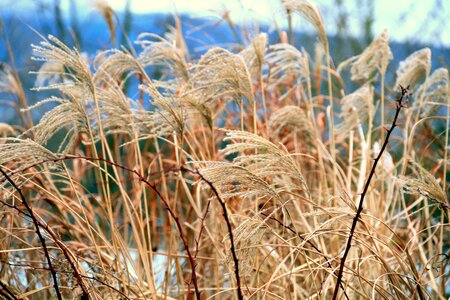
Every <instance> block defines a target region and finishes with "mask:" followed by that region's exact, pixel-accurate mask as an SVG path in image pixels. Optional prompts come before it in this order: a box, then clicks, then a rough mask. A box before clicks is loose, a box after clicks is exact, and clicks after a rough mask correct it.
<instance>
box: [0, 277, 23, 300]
mask: <svg viewBox="0 0 450 300" xmlns="http://www.w3.org/2000/svg"><path fill="white" fill-rule="evenodd" d="M0 296H3V297H5V299H6V300H19V297H17V296H16V295H14V293H13V292H12V291H11V290H10V289H9V287H8V286H7V285H6V284H4V283H3V282H2V281H1V280H0Z"/></svg>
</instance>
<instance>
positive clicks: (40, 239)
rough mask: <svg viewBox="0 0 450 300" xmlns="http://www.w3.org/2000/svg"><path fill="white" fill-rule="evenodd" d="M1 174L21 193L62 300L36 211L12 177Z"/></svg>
mask: <svg viewBox="0 0 450 300" xmlns="http://www.w3.org/2000/svg"><path fill="white" fill-rule="evenodd" d="M0 173H2V174H3V176H5V178H6V180H7V181H8V182H9V183H10V184H11V185H12V186H13V187H14V189H15V190H16V191H17V192H18V193H19V196H20V200H21V201H22V203H23V205H24V206H25V208H26V210H27V211H28V214H29V215H30V218H31V220H32V222H33V225H34V229H35V231H36V234H37V236H38V238H39V241H40V242H41V245H42V249H43V250H44V255H45V258H46V259H47V264H48V268H49V270H50V273H51V274H52V279H53V288H54V289H55V292H56V297H57V298H58V300H62V296H61V291H60V290H59V286H58V278H57V275H56V271H55V269H54V268H53V263H52V259H51V258H50V253H49V252H48V248H47V243H46V242H45V238H44V236H43V235H42V233H41V229H40V228H39V221H38V220H37V218H36V215H35V214H34V211H33V210H32V209H31V206H30V205H29V204H28V201H27V199H26V198H25V195H24V194H23V193H22V189H21V188H20V187H19V186H18V185H17V184H16V183H15V182H14V180H12V178H11V177H9V176H8V174H7V173H6V172H5V171H3V169H2V168H0Z"/></svg>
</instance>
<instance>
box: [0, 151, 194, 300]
mask: <svg viewBox="0 0 450 300" xmlns="http://www.w3.org/2000/svg"><path fill="white" fill-rule="evenodd" d="M74 159H82V160H87V161H101V162H104V163H106V164H108V165H111V166H114V167H117V168H119V169H122V170H124V171H127V172H129V173H132V174H134V175H136V177H138V179H139V180H140V181H141V182H143V183H144V184H145V185H146V186H148V187H149V188H151V189H152V190H153V191H154V192H155V193H156V194H157V195H158V197H159V198H160V199H161V201H162V202H163V204H164V207H165V208H166V210H167V211H168V212H169V215H170V216H171V217H172V219H173V220H174V221H175V224H176V226H177V229H178V233H179V236H180V238H181V241H182V243H183V246H184V249H185V250H186V253H187V256H188V260H189V264H190V266H191V270H192V275H191V276H192V283H193V285H194V290H195V295H196V298H197V299H200V290H199V288H198V280H197V274H196V271H195V266H196V263H195V259H194V257H193V256H192V253H191V251H190V249H189V244H188V241H187V238H186V236H185V234H184V231H183V227H182V225H181V222H180V219H179V217H178V215H177V214H176V213H175V211H174V210H173V209H172V208H171V207H170V205H169V202H168V201H167V199H166V198H165V197H164V196H163V195H162V193H161V192H160V191H159V189H158V188H157V187H156V185H155V184H153V183H151V182H149V181H148V180H147V179H146V177H145V176H144V175H142V174H141V173H139V172H138V171H137V170H133V169H131V168H128V167H126V166H124V165H121V164H118V163H115V162H113V161H110V160H108V159H105V158H101V157H87V156H72V155H66V156H62V157H58V158H54V159H49V160H43V161H40V162H39V163H35V164H33V167H36V166H38V165H41V164H44V163H48V162H54V163H56V162H60V161H66V160H74ZM30 167H31V166H30ZM26 169H27V168H26ZM4 175H5V177H6V176H7V174H6V173H4ZM7 178H8V177H7Z"/></svg>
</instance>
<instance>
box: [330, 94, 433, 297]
mask: <svg viewBox="0 0 450 300" xmlns="http://www.w3.org/2000/svg"><path fill="white" fill-rule="evenodd" d="M400 88H401V95H400V97H399V98H398V99H397V100H395V101H396V102H395V103H396V105H397V107H396V111H395V116H394V120H393V121H392V125H391V128H390V129H389V130H387V134H386V137H385V140H384V142H383V146H382V147H381V150H380V153H378V155H377V157H376V158H375V159H374V162H373V165H372V169H371V170H370V174H369V177H368V178H367V181H366V184H365V185H364V190H363V192H362V193H361V199H360V201H359V206H358V210H357V211H356V214H355V217H354V218H353V223H352V227H351V228H350V234H349V236H348V239H347V245H346V246H345V251H344V254H343V256H342V258H341V263H340V266H339V273H338V276H337V281H336V285H335V287H334V292H333V298H332V299H333V300H336V298H337V296H338V293H339V287H340V286H341V282H342V276H343V274H344V267H345V261H346V260H347V256H348V253H349V251H350V248H351V247H352V239H353V235H354V234H355V229H356V224H357V223H358V220H359V218H360V216H361V213H362V211H363V204H364V198H365V196H366V194H367V191H368V189H369V185H370V181H371V180H372V177H373V176H374V174H375V169H376V167H377V164H378V161H379V160H380V159H381V156H382V155H383V152H384V150H385V149H386V147H387V145H388V144H389V137H390V136H391V134H392V132H393V131H394V128H395V127H397V119H398V116H399V114H400V111H401V109H402V108H403V107H404V106H405V103H404V102H407V101H408V97H409V96H410V94H411V93H410V91H409V90H408V88H409V87H406V88H404V87H402V86H400ZM417 290H418V293H419V297H420V299H424V296H423V293H422V290H421V289H420V287H419V284H417Z"/></svg>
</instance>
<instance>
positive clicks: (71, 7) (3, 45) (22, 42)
mask: <svg viewBox="0 0 450 300" xmlns="http://www.w3.org/2000/svg"><path fill="white" fill-rule="evenodd" d="M313 2H315V3H316V4H317V6H318V7H319V9H320V12H321V14H322V16H323V19H324V23H325V26H326V30H327V34H328V37H329V41H330V45H331V53H332V57H333V59H334V64H335V65H336V66H337V65H338V64H339V62H341V61H343V60H344V59H346V58H348V57H350V56H353V55H356V54H358V53H360V52H361V51H362V50H363V49H364V48H365V47H366V46H367V45H368V44H369V43H370V42H371V41H372V39H373V38H374V37H376V36H377V35H379V34H380V33H381V32H383V30H387V31H388V34H389V36H390V41H391V43H390V44H391V48H392V52H393V55H394V60H393V61H392V63H391V64H390V69H389V70H388V77H387V79H388V80H389V74H391V76H393V74H394V72H395V70H396V69H397V66H398V64H399V62H400V61H401V60H403V59H405V58H406V57H407V56H408V55H409V54H411V53H412V52H414V51H415V50H418V49H421V48H424V47H429V48H431V50H432V53H433V54H432V55H433V56H432V67H433V69H435V68H438V67H447V66H448V61H449V58H450V31H449V30H448V29H449V28H450V26H449V25H450V24H449V23H450V18H449V14H450V9H449V8H450V1H445V0H429V1H414V0H396V1H390V0H378V1H372V0H347V1H344V0H318V1H313ZM0 17H1V24H0V33H1V36H0V62H1V63H2V64H3V63H6V64H8V65H9V66H12V67H13V68H15V70H16V72H17V74H18V75H19V77H20V79H21V82H22V84H23V88H24V90H25V92H26V94H27V95H26V96H27V98H28V99H29V102H30V103H33V102H35V101H36V100H39V99H43V98H45V93H42V92H41V93H37V92H33V91H30V88H32V87H33V86H34V81H35V76H34V75H29V72H30V71H33V70H34V71H36V70H38V68H39V66H40V63H39V62H36V61H33V60H31V59H30V57H31V56H32V53H31V46H30V45H31V44H38V43H39V42H40V41H41V40H42V39H43V38H44V37H46V36H48V35H49V34H51V35H54V36H56V37H58V38H59V39H60V40H61V41H63V42H64V43H66V44H67V45H70V46H71V47H76V48H78V49H79V50H80V51H82V52H84V53H85V54H86V56H87V57H94V56H95V53H96V52H98V51H102V50H106V49H110V48H114V47H125V48H127V49H129V50H130V49H132V48H134V47H136V46H137V45H135V44H134V43H133V41H134V40H135V39H136V37H137V36H138V35H139V34H140V33H142V32H150V33H154V34H157V35H161V36H162V35H164V34H165V33H166V32H168V31H169V30H170V28H171V26H182V29H183V33H184V37H185V41H186V44H187V47H188V48H189V49H190V53H192V56H193V58H196V56H200V55H201V54H202V53H204V52H205V51H206V50H207V49H208V47H210V46H211V45H220V46H222V47H227V48H230V49H233V48H239V47H242V45H245V44H246V43H247V42H248V41H249V40H250V39H251V38H252V37H253V36H255V34H256V33H258V32H261V31H264V32H268V33H269V37H270V42H271V43H275V42H277V41H278V40H279V36H280V35H279V33H280V31H282V30H285V31H286V32H287V33H288V37H289V40H290V42H291V43H293V44H295V45H296V46H297V47H304V48H305V49H306V50H307V51H308V52H309V53H314V44H315V41H316V40H317V35H316V34H315V33H314V31H313V30H312V28H311V26H310V25H309V24H307V22H305V21H304V20H302V19H301V18H300V17H299V16H294V15H292V16H291V15H290V14H289V13H288V12H286V11H284V10H283V8H282V6H281V1H279V0H265V1H264V0H258V1H256V0H241V1H235V0H228V1H220V0H208V1H204V0H189V1H184V0H172V1H166V0H163V1H156V0H151V1H137V0H111V1H93V0H92V1H85V0H0ZM177 22H178V23H177ZM235 50H238V49H235ZM155 72H156V73H157V70H155ZM155 76H157V74H155ZM391 78H392V77H391ZM2 98H3V99H2ZM2 98H0V121H6V122H10V123H11V122H12V123H14V118H15V113H14V108H13V107H11V106H8V105H5V103H6V100H7V99H4V98H5V95H2Z"/></svg>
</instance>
